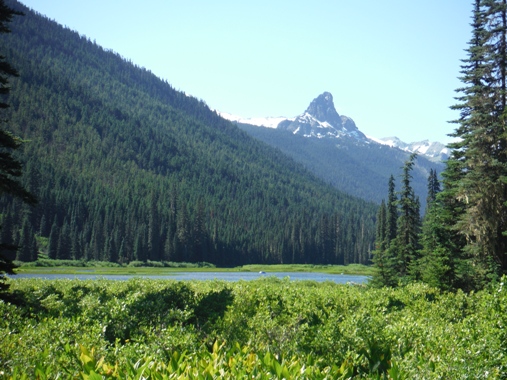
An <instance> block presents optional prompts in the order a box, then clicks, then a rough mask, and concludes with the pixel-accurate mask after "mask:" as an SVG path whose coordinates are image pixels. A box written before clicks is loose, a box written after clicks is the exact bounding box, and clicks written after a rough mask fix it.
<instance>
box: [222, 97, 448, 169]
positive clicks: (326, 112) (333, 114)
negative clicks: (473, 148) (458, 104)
mask: <svg viewBox="0 0 507 380" xmlns="http://www.w3.org/2000/svg"><path fill="white" fill-rule="evenodd" d="M220 115H221V116H222V117H224V118H225V119H228V120H231V121H234V122H237V123H241V124H250V125H256V126H260V127H266V128H276V129H281V130H287V131H289V132H292V133H293V134H295V135H300V136H304V137H315V138H319V139H321V138H340V137H345V136H348V137H353V138H355V139H357V140H360V141H362V142H365V143H371V142H374V143H378V144H383V145H388V146H390V147H392V148H398V149H401V150H403V151H406V152H410V153H418V154H420V155H423V156H425V157H427V158H429V159H430V160H431V161H435V162H442V161H445V160H446V159H447V158H448V157H449V149H448V148H447V147H446V146H445V145H444V144H442V143H440V142H430V141H429V140H423V141H418V142H412V143H405V142H403V141H401V140H400V139H399V138H397V137H384V138H376V137H372V136H366V135H365V134H364V133H363V132H361V131H360V130H359V129H358V127H357V126H356V124H355V122H354V120H352V119H351V118H350V117H348V116H345V115H339V114H338V112H337V111H336V108H335V106H334V102H333V95H332V94H331V93H329V92H324V93H322V94H321V95H319V96H318V97H316V98H315V99H313V101H312V102H311V103H310V105H309V106H308V108H307V109H306V111H305V112H304V113H302V114H300V115H298V116H296V117H292V118H286V117H264V118H262V117H259V118H241V117H239V116H235V115H232V114H228V113H220Z"/></svg>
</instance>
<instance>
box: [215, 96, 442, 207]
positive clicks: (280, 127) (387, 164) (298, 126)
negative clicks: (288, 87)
mask: <svg viewBox="0 0 507 380" xmlns="http://www.w3.org/2000/svg"><path fill="white" fill-rule="evenodd" d="M227 116H229V115H224V117H227ZM229 117H230V116H229ZM231 119H232V118H231ZM235 120H236V121H234V122H235V123H237V125H238V126H239V127H240V128H241V129H243V130H244V131H246V132H247V133H249V134H250V135H251V136H253V137H255V138H257V139H259V140H261V141H264V142H266V143H268V144H270V145H272V146H274V147H276V148H278V149H280V150H281V151H282V152H284V153H285V154H287V155H289V156H291V157H292V158H293V159H295V160H296V161H298V162H300V163H302V164H303V165H304V166H305V167H306V168H308V169H309V170H310V171H312V172H313V173H314V174H316V175H317V176H319V177H320V178H322V179H324V180H325V181H326V182H328V183H330V184H332V185H333V186H334V187H336V188H337V189H338V190H340V191H344V192H346V193H348V194H352V195H355V196H359V197H361V198H363V199H366V200H369V201H374V202H376V203H380V202H381V201H382V199H384V198H385V196H386V194H387V183H388V179H389V176H390V175H394V176H395V177H396V176H397V175H398V173H399V172H400V168H401V167H402V166H403V165H404V163H405V161H406V160H408V158H409V156H410V154H411V153H412V152H416V153H418V154H419V155H418V159H417V160H416V163H415V165H414V172H413V186H414V189H415V191H416V194H417V195H418V196H419V198H420V200H421V204H422V209H423V210H424V207H425V200H426V191H427V178H428V175H429V172H430V169H435V170H436V171H437V173H439V172H441V171H442V170H443V163H442V159H444V158H445V157H443V156H442V155H441V150H439V148H441V147H442V146H443V145H442V146H440V145H438V144H437V145H436V146H431V144H429V143H426V142H420V143H414V144H412V145H409V144H403V143H401V141H400V140H399V139H392V138H391V139H386V140H380V139H374V138H371V137H368V136H366V135H365V134H364V133H362V132H361V131H360V130H359V129H358V128H357V126H356V125H355V123H354V121H353V120H352V119H351V118H349V117H347V116H343V115H339V114H338V112H337V111H336V109H335V107H334V103H333V98H332V95H331V94H330V93H328V92H324V93H323V94H321V95H319V96H318V97H317V98H315V99H314V100H313V101H312V102H311V103H310V105H309V106H308V107H307V109H306V110H305V111H304V112H303V113H302V114H300V115H299V116H297V117H295V118H291V119H285V120H281V121H280V118H275V119H268V121H269V122H265V121H263V120H262V119H257V120H256V121H257V122H258V124H269V126H270V128H260V127H259V126H257V125H252V124H249V123H242V122H241V121H242V119H241V118H235ZM247 121H250V122H251V121H252V120H251V119H248V120H247ZM276 122H278V124H276ZM275 124H276V127H275ZM430 148H431V149H430Z"/></svg>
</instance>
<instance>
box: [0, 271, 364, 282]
mask: <svg viewBox="0 0 507 380" xmlns="http://www.w3.org/2000/svg"><path fill="white" fill-rule="evenodd" d="M9 277H11V278H45V279H48V280H56V279H79V280H93V279H99V278H102V279H106V280H120V281H121V280H129V279H131V278H134V277H138V278H149V279H155V280H202V281H206V280H223V281H240V280H245V281H249V280H255V279H258V278H262V277H277V278H280V279H282V278H285V277H288V278H289V279H290V280H291V281H317V282H324V281H332V282H335V283H337V284H346V283H348V282H352V283H356V284H362V283H366V282H367V281H368V276H355V275H346V274H325V273H303V272H301V273H300V272H269V273H253V272H175V273H171V274H168V275H159V276H150V275H140V276H136V275H94V274H28V273H22V274H16V275H11V276H9Z"/></svg>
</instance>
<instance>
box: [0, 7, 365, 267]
mask: <svg viewBox="0 0 507 380" xmlns="http://www.w3.org/2000/svg"><path fill="white" fill-rule="evenodd" d="M6 4H8V5H9V6H10V7H12V9H15V10H16V11H18V10H19V11H22V12H23V13H24V14H25V15H24V16H23V17H16V18H14V19H13V20H12V33H10V34H9V35H8V36H5V38H3V37H2V38H1V39H0V40H1V44H2V49H4V50H5V51H6V57H7V59H8V60H9V61H10V62H11V63H12V65H13V66H15V67H16V68H17V70H18V71H19V77H13V78H10V85H11V90H10V92H9V94H8V97H7V99H6V101H7V102H8V103H9V104H10V108H8V109H6V110H4V112H5V118H7V119H8V120H9V121H10V123H9V128H10V130H11V131H12V132H13V133H15V134H16V135H19V136H21V138H23V139H24V140H26V143H25V144H23V145H22V146H21V148H20V149H19V153H18V155H17V157H18V159H19V160H20V161H21V162H22V163H23V164H24V169H23V171H24V175H23V177H22V178H21V180H20V184H21V185H22V186H23V187H24V188H25V189H27V191H29V192H30V193H31V194H33V195H35V196H36V197H37V199H38V204H37V206H36V207H29V206H28V205H26V204H24V203H23V202H22V201H21V200H19V199H16V198H15V197H14V198H13V197H12V196H9V194H4V196H3V197H2V198H1V199H0V214H1V216H2V229H1V230H0V234H1V238H2V241H5V242H8V243H9V244H12V245H17V246H19V247H20V249H19V250H18V251H17V253H16V254H15V255H11V257H10V258H11V259H18V260H20V261H32V260H35V259H37V257H38V256H39V255H40V254H42V253H44V254H46V255H48V256H49V257H50V258H55V259H76V260H106V261H114V262H119V263H128V262H130V261H133V260H140V261H147V260H153V261H161V260H170V261H188V262H197V261H207V262H212V263H214V264H217V265H222V266H234V265H242V264H249V263H316V264H317V263H318V264H321V263H368V261H369V260H370V258H371V250H372V247H373V242H374V224H375V206H374V205H373V204H372V203H368V202H365V201H362V200H359V199H356V198H354V197H352V196H349V195H346V194H343V193H340V192H338V191H336V190H335V189H333V188H332V187H331V186H330V185H328V184H326V183H324V182H323V181H321V180H319V179H317V178H316V177H315V176H313V175H312V174H310V173H309V172H308V171H307V170H305V169H304V168H303V167H301V166H300V165H299V164H296V163H295V162H294V161H293V160H291V159H289V158H287V157H286V156H285V155H283V154H282V153H281V152H280V151H278V150H276V149H273V148H270V147H268V146H266V145H265V144H263V143H261V142H259V141H257V140H254V139H253V138H251V137H249V136H248V135H247V134H246V133H245V132H243V131H241V130H239V129H238V128H237V127H236V126H235V125H233V124H232V123H230V122H228V121H226V120H224V119H222V118H220V117H219V116H218V115H217V114H216V112H214V111H212V110H210V109H209V107H208V106H207V105H206V104H205V102H203V101H202V100H198V99H195V98H193V97H189V96H187V95H185V94H184V93H182V92H180V91H176V90H175V89H173V88H172V87H171V86H170V84H169V83H167V82H166V81H163V80H161V79H159V78H157V77H156V76H155V75H153V74H152V73H150V72H149V71H148V70H146V69H143V68H139V67H137V66H135V65H134V64H132V63H131V62H128V61H127V60H125V59H124V58H123V57H121V56H119V55H117V54H115V53H113V52H110V51H105V50H104V49H102V48H101V47H100V46H98V45H96V44H95V43H93V42H91V41H89V40H88V39H87V38H86V37H83V36H80V35H79V34H77V33H75V32H71V31H70V30H68V29H66V28H64V27H61V26H59V25H57V24H56V23H54V22H53V21H50V20H48V19H47V18H45V17H43V16H41V15H38V14H35V13H34V12H32V11H30V10H29V9H27V8H26V7H24V6H22V5H21V4H19V3H18V2H16V1H7V0H6Z"/></svg>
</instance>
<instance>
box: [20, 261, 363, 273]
mask: <svg viewBox="0 0 507 380" xmlns="http://www.w3.org/2000/svg"><path fill="white" fill-rule="evenodd" d="M180 272H203V273H207V272H208V273H215V272H217V273H218V272H226V273H236V272H238V273H248V272H251V273H259V272H265V273H267V274H269V273H275V272H286V273H323V274H335V275H340V274H344V275H361V276H371V275H372V274H373V268H372V267H368V266H365V265H359V264H351V265H311V264H273V265H262V264H251V265H244V266H240V267H235V268H216V267H202V268H199V267H154V266H136V267H130V266H94V265H93V263H91V264H90V266H83V265H80V266H78V265H76V266H68V265H66V266H29V265H22V266H20V267H19V268H17V269H16V270H15V273H16V274H70V275H72V274H90V275H96V276H101V275H130V276H146V275H148V276H165V275H172V274H175V273H180Z"/></svg>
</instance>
